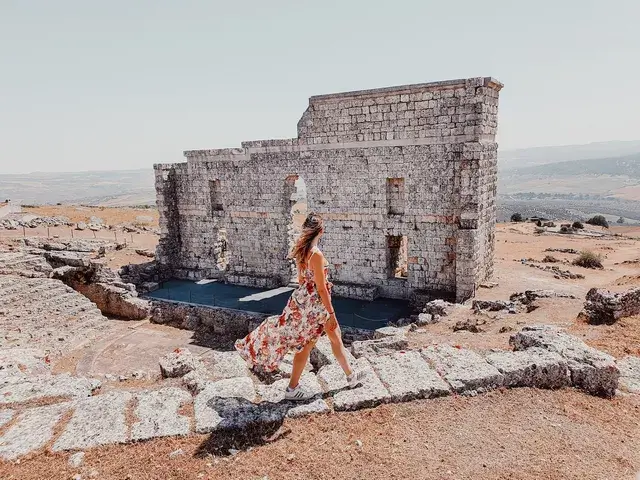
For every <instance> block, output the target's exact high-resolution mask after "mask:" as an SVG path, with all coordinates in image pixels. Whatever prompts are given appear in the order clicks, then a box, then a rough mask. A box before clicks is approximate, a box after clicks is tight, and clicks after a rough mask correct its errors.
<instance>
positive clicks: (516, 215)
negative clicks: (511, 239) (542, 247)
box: [511, 213, 523, 222]
mask: <svg viewBox="0 0 640 480" xmlns="http://www.w3.org/2000/svg"><path fill="white" fill-rule="evenodd" d="M511 221H512V222H522V221H523V218H522V215H521V214H519V213H514V214H513V215H511Z"/></svg>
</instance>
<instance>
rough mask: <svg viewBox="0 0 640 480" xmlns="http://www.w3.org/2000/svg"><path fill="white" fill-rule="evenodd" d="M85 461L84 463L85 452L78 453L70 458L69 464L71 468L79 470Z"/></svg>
mask: <svg viewBox="0 0 640 480" xmlns="http://www.w3.org/2000/svg"><path fill="white" fill-rule="evenodd" d="M83 461H84V452H77V453H74V454H73V455H71V456H70V457H69V462H68V463H69V466H70V467H71V468H79V467H80V465H82V462H83Z"/></svg>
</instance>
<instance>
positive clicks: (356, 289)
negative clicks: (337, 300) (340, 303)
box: [331, 283, 380, 302]
mask: <svg viewBox="0 0 640 480" xmlns="http://www.w3.org/2000/svg"><path fill="white" fill-rule="evenodd" d="M331 293H332V294H333V295H335V296H336V297H342V298H355V299H360V300H369V301H370V302H372V301H373V300H375V299H376V298H378V297H379V296H380V292H379V289H378V287H374V286H372V287H368V286H366V285H356V284H353V283H334V284H333V289H332V291H331Z"/></svg>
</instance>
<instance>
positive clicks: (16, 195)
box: [0, 168, 155, 206]
mask: <svg viewBox="0 0 640 480" xmlns="http://www.w3.org/2000/svg"><path fill="white" fill-rule="evenodd" d="M154 181H155V180H154V174H153V170H152V169H150V168H149V169H142V170H113V171H93V172H68V173H66V172H63V173H48V172H35V173H29V174H16V175H0V199H1V200H4V199H6V198H8V199H11V200H14V201H20V202H21V203H22V204H25V205H28V204H55V203H58V202H60V203H84V204H90V205H109V206H120V205H150V204H155V186H154Z"/></svg>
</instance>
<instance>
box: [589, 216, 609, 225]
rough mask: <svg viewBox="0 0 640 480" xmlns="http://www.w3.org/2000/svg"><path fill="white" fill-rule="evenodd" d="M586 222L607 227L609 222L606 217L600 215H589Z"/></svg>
mask: <svg viewBox="0 0 640 480" xmlns="http://www.w3.org/2000/svg"><path fill="white" fill-rule="evenodd" d="M587 223H588V224H589V225H597V226H599V227H604V228H609V222H607V219H606V218H604V216H602V215H596V216H595V217H591V218H590V219H589V220H587Z"/></svg>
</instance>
